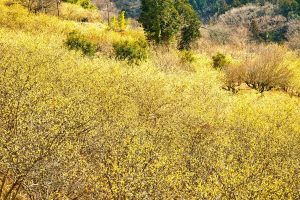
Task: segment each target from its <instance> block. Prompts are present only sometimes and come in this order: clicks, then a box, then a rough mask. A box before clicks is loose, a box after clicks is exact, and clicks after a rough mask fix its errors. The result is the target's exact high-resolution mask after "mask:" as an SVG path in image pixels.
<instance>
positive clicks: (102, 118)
mask: <svg viewBox="0 0 300 200" xmlns="http://www.w3.org/2000/svg"><path fill="white" fill-rule="evenodd" d="M2 11H3V12H2ZM12 15H14V16H15V18H14V20H12V18H10V17H11V16H12ZM8 16H9V17H8ZM0 25H1V27H2V28H0V198H3V199H298V198H299V197H300V191H299V188H300V172H299V170H300V169H299V167H300V157H299V155H300V148H299V146H300V100H299V98H298V97H290V96H289V95H287V94H286V93H283V92H276V91H270V92H267V93H265V94H264V96H261V95H260V94H257V93H256V92H254V91H252V92H247V93H241V94H237V95H233V94H231V93H230V92H227V91H224V90H222V84H223V83H222V72H220V71H217V70H214V69H213V68H212V67H210V66H209V65H210V61H209V60H208V58H207V57H206V56H203V55H197V56H196V57H195V59H196V61H195V65H197V66H195V70H194V71H182V70H173V71H165V70H162V69H161V67H160V66H158V64H156V63H159V62H158V61H157V60H152V59H155V57H150V60H149V61H146V62H143V63H142V64H141V65H139V66H131V65H129V64H128V63H126V62H121V61H117V60H115V59H114V58H111V57H107V56H105V55H98V56H95V57H94V58H89V57H84V56H82V55H81V54H80V53H78V52H75V51H69V50H68V49H67V48H66V47H65V46H64V45H63V41H64V39H65V33H67V32H68V31H69V30H73V29H74V28H77V29H79V30H80V31H81V33H83V34H85V33H86V36H87V37H88V34H89V33H90V34H91V36H90V38H91V39H94V41H98V42H99V44H102V43H105V41H106V42H107V43H110V40H118V39H122V38H124V37H128V38H131V39H134V38H137V37H136V36H139V37H142V36H141V35H142V33H141V32H138V31H136V32H135V31H132V32H128V33H126V34H125V33H116V32H112V31H108V30H100V28H96V27H92V26H91V27H87V26H85V25H78V24H77V23H75V22H71V21H61V20H59V19H58V18H56V17H49V16H46V15H38V16H36V15H28V13H26V12H25V11H24V10H22V8H21V7H18V6H13V8H12V7H5V6H4V5H1V4H0ZM54 30H56V31H55V32H54ZM51 31H53V33H52V34H50V32H51ZM95 33H97V34H98V33H99V35H100V36H98V35H97V34H95ZM107 34H112V35H110V36H107ZM100 37H103V38H104V37H105V38H104V39H102V40H99V38H100ZM109 37H114V38H113V39H111V38H109ZM161 59H163V58H161ZM297 59H298V60H297ZM290 62H292V63H294V65H296V63H299V58H297V57H295V58H294V60H291V61H290ZM179 63H180V62H179ZM165 65H167V63H164V64H162V66H165ZM297 81H298V82H299V79H295V82H297Z"/></svg>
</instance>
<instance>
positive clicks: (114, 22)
mask: <svg viewBox="0 0 300 200" xmlns="http://www.w3.org/2000/svg"><path fill="white" fill-rule="evenodd" d="M109 26H110V28H111V29H112V30H114V31H118V30H119V24H118V21H117V18H116V16H112V18H111V19H110V25H109Z"/></svg>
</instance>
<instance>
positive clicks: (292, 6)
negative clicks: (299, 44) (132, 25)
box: [112, 0, 300, 21]
mask: <svg viewBox="0 0 300 200" xmlns="http://www.w3.org/2000/svg"><path fill="white" fill-rule="evenodd" d="M112 1H113V2H114V3H115V5H116V7H117V8H118V9H119V10H125V11H126V13H127V14H128V16H130V17H134V18H137V17H138V16H139V14H140V6H141V0H112ZM189 2H190V4H191V5H192V6H193V8H194V9H195V10H196V12H197V13H198V14H199V16H200V17H201V19H202V20H204V21H207V20H209V19H211V17H213V16H218V15H220V14H223V13H225V12H226V11H228V10H230V9H232V8H236V7H242V6H244V5H246V4H249V3H255V4H258V5H262V6H263V5H264V4H265V3H272V4H274V5H276V6H277V7H278V8H279V9H278V11H277V12H279V13H280V14H282V15H284V16H288V15H289V16H295V15H298V16H299V15H300V0H189Z"/></svg>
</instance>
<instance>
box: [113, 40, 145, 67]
mask: <svg viewBox="0 0 300 200" xmlns="http://www.w3.org/2000/svg"><path fill="white" fill-rule="evenodd" d="M113 46H114V51H115V55H116V58H117V59H120V60H127V61H128V62H129V63H135V64H139V63H140V62H141V61H143V60H145V59H147V57H148V44H147V42H146V41H144V40H137V41H128V40H125V41H120V42H116V43H114V45H113Z"/></svg>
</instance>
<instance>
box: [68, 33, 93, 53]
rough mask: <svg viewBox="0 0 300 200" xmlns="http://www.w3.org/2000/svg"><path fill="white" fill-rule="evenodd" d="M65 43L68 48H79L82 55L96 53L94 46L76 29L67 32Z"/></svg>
mask: <svg viewBox="0 0 300 200" xmlns="http://www.w3.org/2000/svg"><path fill="white" fill-rule="evenodd" d="M65 44H66V45H67V46H68V47H69V49H74V50H81V51H82V53H83V54H84V55H88V56H93V55H94V54H95V53H96V46H95V45H94V44H93V43H92V42H90V41H88V40H87V39H86V38H84V37H83V36H82V35H80V34H79V33H78V32H76V31H73V32H71V33H69V35H68V37H67V40H66V41H65Z"/></svg>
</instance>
